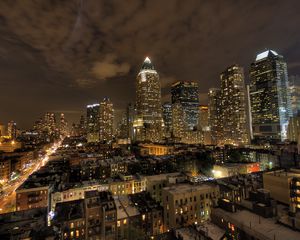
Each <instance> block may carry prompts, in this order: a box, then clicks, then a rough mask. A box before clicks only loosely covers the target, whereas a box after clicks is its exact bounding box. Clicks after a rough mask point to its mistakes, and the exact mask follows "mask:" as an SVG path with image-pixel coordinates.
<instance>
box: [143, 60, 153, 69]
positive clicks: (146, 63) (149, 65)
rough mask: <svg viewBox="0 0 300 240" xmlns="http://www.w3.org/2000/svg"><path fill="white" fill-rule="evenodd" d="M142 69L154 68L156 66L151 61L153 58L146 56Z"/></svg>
mask: <svg viewBox="0 0 300 240" xmlns="http://www.w3.org/2000/svg"><path fill="white" fill-rule="evenodd" d="M141 70H154V66H153V64H152V63H151V60H150V58H149V57H146V58H145V60H144V62H143V64H142V67H141Z"/></svg>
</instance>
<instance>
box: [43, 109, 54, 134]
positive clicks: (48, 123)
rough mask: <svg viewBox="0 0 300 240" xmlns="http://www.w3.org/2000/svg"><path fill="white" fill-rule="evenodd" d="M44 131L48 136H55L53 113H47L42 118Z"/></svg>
mask: <svg viewBox="0 0 300 240" xmlns="http://www.w3.org/2000/svg"><path fill="white" fill-rule="evenodd" d="M43 125H44V126H43V127H44V129H45V130H46V131H47V132H48V133H49V134H50V135H52V134H55V132H56V131H57V127H56V116H55V113H52V112H47V113H46V114H45V116H44V124H43Z"/></svg>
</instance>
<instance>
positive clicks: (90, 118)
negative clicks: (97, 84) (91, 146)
mask: <svg viewBox="0 0 300 240" xmlns="http://www.w3.org/2000/svg"><path fill="white" fill-rule="evenodd" d="M99 109H100V105H99V103H95V104H91V105H87V108H86V128H87V129H86V130H87V141H88V142H97V141H99Z"/></svg>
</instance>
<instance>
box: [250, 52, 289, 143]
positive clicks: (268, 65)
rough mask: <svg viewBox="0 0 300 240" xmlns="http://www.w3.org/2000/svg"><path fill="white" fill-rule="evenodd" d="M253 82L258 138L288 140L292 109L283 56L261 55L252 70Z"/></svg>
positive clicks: (274, 53) (255, 128) (253, 120)
mask: <svg viewBox="0 0 300 240" xmlns="http://www.w3.org/2000/svg"><path fill="white" fill-rule="evenodd" d="M250 80H251V84H250V100H251V114H252V128H253V137H254V139H256V140H264V141H284V140H285V139H286V138H287V125H288V120H289V117H290V116H291V108H290V94H289V91H288V75H287V65H286V63H285V62H284V60H283V57H282V56H281V55H279V54H278V53H277V52H275V51H273V50H267V51H264V52H262V53H260V54H258V55H257V56H256V59H255V61H254V62H253V63H252V64H251V67H250Z"/></svg>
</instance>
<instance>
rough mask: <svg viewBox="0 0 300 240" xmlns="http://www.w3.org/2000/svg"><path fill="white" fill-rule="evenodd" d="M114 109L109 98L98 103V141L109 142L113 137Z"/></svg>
mask: <svg viewBox="0 0 300 240" xmlns="http://www.w3.org/2000/svg"><path fill="white" fill-rule="evenodd" d="M113 124H114V109H113V104H112V102H111V101H110V99H109V98H104V99H103V101H102V102H101V103H100V112H99V139H100V141H107V142H109V141H111V140H112V139H113V135H114V129H113Z"/></svg>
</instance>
